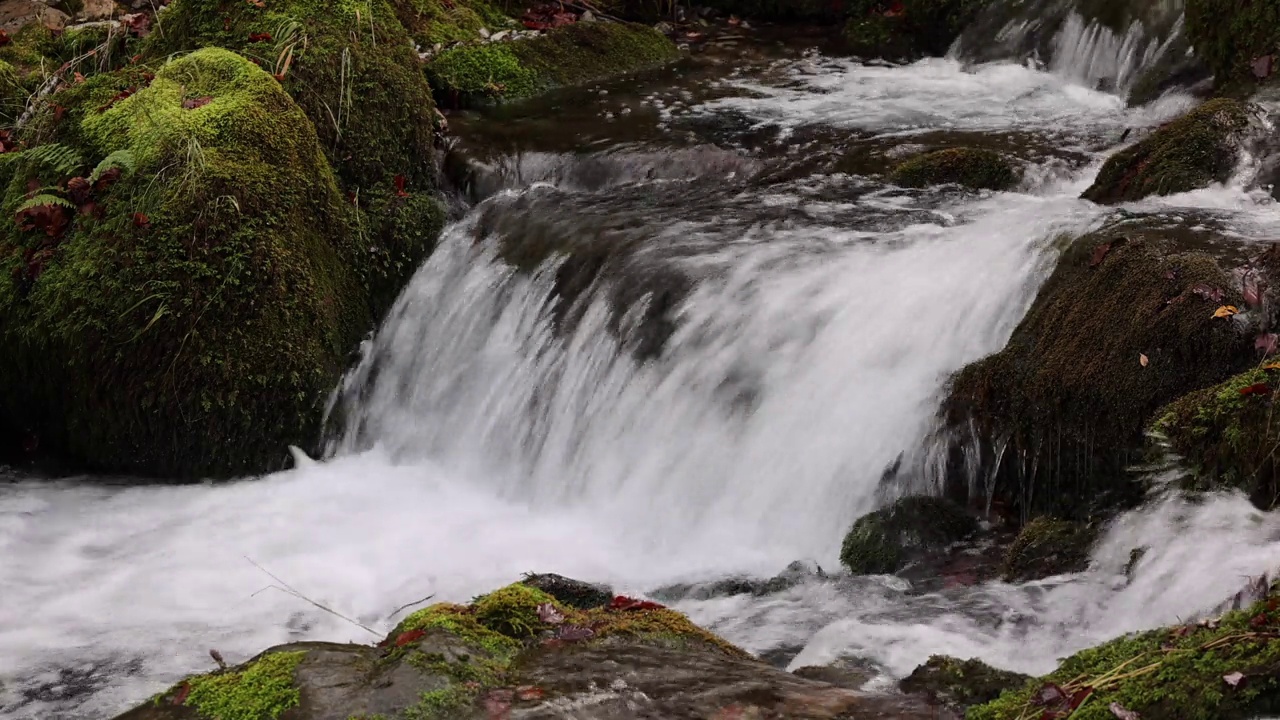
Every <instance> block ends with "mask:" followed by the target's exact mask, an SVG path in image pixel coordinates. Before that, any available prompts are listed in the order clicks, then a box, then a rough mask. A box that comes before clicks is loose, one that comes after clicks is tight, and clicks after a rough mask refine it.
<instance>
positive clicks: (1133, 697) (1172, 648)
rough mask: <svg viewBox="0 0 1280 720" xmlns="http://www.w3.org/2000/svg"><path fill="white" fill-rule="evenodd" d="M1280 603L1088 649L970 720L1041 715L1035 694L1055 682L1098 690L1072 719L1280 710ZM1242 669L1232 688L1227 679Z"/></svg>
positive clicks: (1191, 719) (1212, 719) (1230, 715)
mask: <svg viewBox="0 0 1280 720" xmlns="http://www.w3.org/2000/svg"><path fill="white" fill-rule="evenodd" d="M1276 606H1277V600H1276V599H1275V598H1271V599H1268V600H1263V601H1262V602H1259V603H1257V604H1255V605H1254V606H1252V607H1250V608H1248V609H1246V610H1241V611H1237V612H1233V613H1229V614H1227V615H1225V616H1223V617H1222V618H1220V619H1219V620H1218V621H1217V622H1216V623H1209V624H1202V625H1192V626H1187V627H1179V628H1167V629H1162V630H1154V631H1151V632H1146V633H1141V634H1138V635H1131V636H1127V637H1123V638H1119V639H1116V640H1113V641H1111V642H1109V643H1106V644H1104V645H1101V646H1099V647H1096V648H1092V649H1089V650H1085V651H1082V652H1080V653H1077V654H1075V655H1073V656H1071V657H1070V658H1067V659H1066V660H1065V661H1063V662H1062V664H1061V665H1060V666H1059V667H1058V669H1057V670H1055V671H1054V672H1053V673H1050V674H1049V675H1047V676H1045V677H1043V678H1039V679H1037V680H1035V681H1032V682H1029V683H1027V684H1026V685H1024V686H1023V687H1022V688H1020V689H1018V690H1014V691H1010V692H1007V693H1005V694H1004V695H1002V696H1000V698H998V699H997V700H994V701H992V702H990V703H988V704H986V705H981V706H979V707H976V708H972V709H970V710H969V713H968V714H967V715H966V716H965V717H966V718H967V719H968V720H1019V719H1022V718H1030V717H1040V715H1041V714H1042V713H1044V712H1047V711H1046V710H1044V708H1038V707H1034V706H1033V705H1032V703H1031V699H1032V697H1033V696H1034V695H1035V693H1036V692H1037V691H1038V690H1039V688H1041V687H1043V686H1044V685H1045V684H1047V683H1053V684H1055V685H1058V686H1059V687H1061V688H1063V689H1064V690H1065V691H1066V692H1067V693H1072V694H1073V693H1075V692H1077V691H1080V690H1082V689H1083V688H1092V694H1091V696H1090V697H1089V699H1088V700H1087V701H1086V702H1085V703H1084V704H1083V705H1082V706H1080V707H1079V708H1078V709H1077V710H1076V711H1075V712H1074V713H1072V714H1071V718H1072V720H1114V714H1113V713H1112V712H1111V710H1110V707H1111V704H1112V703H1118V704H1119V705H1120V706H1121V707H1123V708H1125V709H1127V710H1130V711H1133V712H1135V713H1137V714H1138V715H1139V716H1140V717H1142V718H1143V720H1238V719H1242V718H1251V717H1257V716H1259V715H1266V714H1274V712H1275V711H1276V710H1277V709H1280V633H1277V631H1278V630H1280V622H1278V621H1280V615H1278V614H1277V612H1276V610H1275V608H1276ZM1236 672H1239V673H1241V674H1242V675H1243V676H1244V680H1243V681H1242V682H1241V683H1239V685H1238V686H1237V687H1234V688H1233V687H1231V686H1230V685H1228V684H1227V682H1226V681H1225V680H1224V679H1223V678H1224V677H1225V676H1227V675H1230V674H1232V673H1236Z"/></svg>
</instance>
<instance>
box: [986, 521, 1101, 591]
mask: <svg viewBox="0 0 1280 720" xmlns="http://www.w3.org/2000/svg"><path fill="white" fill-rule="evenodd" d="M1096 537H1097V529H1096V528H1094V527H1092V526H1089V525H1086V524H1084V523H1075V522H1069V521H1066V520H1057V519H1054V518H1049V517H1040V518H1036V519H1035V520H1032V521H1031V522H1029V523H1027V525H1026V527H1024V528H1022V532H1021V533H1019V534H1018V537H1017V539H1015V540H1014V541H1013V544H1012V545H1010V546H1009V551H1008V553H1006V554H1005V558H1004V567H1003V568H1002V574H1003V575H1004V579H1005V580H1007V581H1008V582H1027V581H1029V580H1040V579H1042V578H1047V577H1050V576H1052V575H1062V574H1065V573H1073V572H1081V571H1083V570H1085V569H1087V568H1088V567H1089V550H1090V548H1091V547H1092V545H1093V541H1094V539H1095V538H1096Z"/></svg>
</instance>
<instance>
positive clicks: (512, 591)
mask: <svg viewBox="0 0 1280 720" xmlns="http://www.w3.org/2000/svg"><path fill="white" fill-rule="evenodd" d="M543 604H550V605H557V603H556V601H555V599H554V598H552V597H551V596H550V595H548V594H546V593H544V592H542V591H541V590H538V589H537V588H532V587H529V586H528V585H523V584H521V583H515V584H513V585H508V586H506V587H504V588H502V589H501V590H495V591H493V592H491V593H489V594H488V595H483V596H481V597H479V598H476V600H475V602H474V603H473V604H472V607H473V608H474V610H475V616H476V620H477V621H478V622H479V623H480V624H481V625H483V626H485V627H487V628H489V629H490V630H493V631H495V632H498V633H502V634H503V635H506V636H507V637H510V638H515V639H517V640H523V639H527V638H531V637H533V636H534V635H536V634H537V633H538V631H539V630H540V629H541V628H542V627H543V623H542V621H541V620H540V619H538V606H539V605H543Z"/></svg>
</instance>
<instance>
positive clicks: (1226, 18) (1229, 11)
mask: <svg viewBox="0 0 1280 720" xmlns="http://www.w3.org/2000/svg"><path fill="white" fill-rule="evenodd" d="M1186 22H1187V28H1186V32H1187V36H1188V37H1190V38H1191V43H1192V45H1193V46H1194V47H1195V52H1196V55H1197V56H1199V57H1200V58H1202V59H1203V60H1204V62H1205V63H1207V64H1208V66H1209V69H1210V70H1211V71H1212V72H1213V75H1214V78H1215V80H1216V82H1217V85H1218V86H1219V88H1221V89H1224V90H1234V89H1239V90H1245V89H1247V88H1249V87H1252V86H1253V85H1254V84H1256V83H1257V82H1259V81H1260V80H1264V79H1266V78H1267V77H1269V73H1270V72H1273V71H1274V70H1275V63H1274V62H1272V63H1268V66H1267V68H1266V70H1267V72H1268V74H1264V75H1263V76H1262V77H1259V76H1258V74H1256V73H1255V72H1254V66H1253V63H1254V61H1255V60H1257V59H1258V58H1261V57H1264V56H1267V55H1273V54H1275V53H1276V52H1277V51H1280V2H1277V0H1250V1H1249V2H1234V3H1229V4H1224V3H1222V2H1218V1H1217V0H1187V7H1186Z"/></svg>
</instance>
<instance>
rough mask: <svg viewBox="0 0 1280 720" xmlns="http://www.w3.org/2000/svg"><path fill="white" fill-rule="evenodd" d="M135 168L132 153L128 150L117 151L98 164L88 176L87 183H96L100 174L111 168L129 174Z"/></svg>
mask: <svg viewBox="0 0 1280 720" xmlns="http://www.w3.org/2000/svg"><path fill="white" fill-rule="evenodd" d="M136 166H137V162H136V161H135V160H134V158H133V153H131V152H129V151H128V150H117V151H115V152H113V153H111V154H110V155H108V156H106V157H105V158H103V159H102V162H100V163H98V166H97V167H95V168H94V169H93V172H92V173H90V174H89V182H91V183H96V182H98V180H99V179H100V178H101V177H102V174H103V173H105V172H106V171H108V170H110V169H112V168H119V169H120V171H121V172H124V173H131V172H133V169H134V168H135V167H136Z"/></svg>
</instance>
